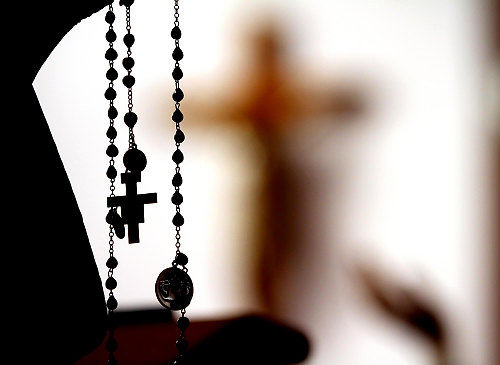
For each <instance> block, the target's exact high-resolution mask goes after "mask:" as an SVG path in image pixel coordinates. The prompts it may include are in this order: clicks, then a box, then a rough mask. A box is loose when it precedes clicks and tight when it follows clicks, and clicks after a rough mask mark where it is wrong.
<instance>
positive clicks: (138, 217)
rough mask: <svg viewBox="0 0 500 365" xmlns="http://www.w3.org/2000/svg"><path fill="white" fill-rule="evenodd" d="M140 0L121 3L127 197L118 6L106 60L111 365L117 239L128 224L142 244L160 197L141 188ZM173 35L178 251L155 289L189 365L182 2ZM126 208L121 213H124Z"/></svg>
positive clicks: (110, 17)
mask: <svg viewBox="0 0 500 365" xmlns="http://www.w3.org/2000/svg"><path fill="white" fill-rule="evenodd" d="M133 3H134V0H120V2H119V4H120V5H122V6H124V7H125V11H126V31H127V32H126V34H125V36H124V37H123V42H124V44H125V46H126V47H127V56H126V57H125V58H124V59H123V62H122V64H123V67H124V69H125V71H126V75H125V76H124V77H123V80H122V81H123V84H124V85H125V87H126V88H127V97H128V110H127V112H126V113H125V115H124V117H123V121H124V123H125V125H126V126H127V127H128V137H129V138H128V150H127V151H126V152H125V153H124V155H123V164H124V165H125V172H123V173H122V174H121V175H120V178H121V183H122V184H124V185H125V191H126V193H125V195H124V196H116V195H115V190H116V187H115V180H116V178H117V176H118V172H117V169H116V167H115V158H116V157H117V156H118V154H119V151H118V148H117V147H116V145H115V139H116V137H117V135H118V132H117V129H116V128H115V119H116V118H117V117H118V110H117V109H116V107H115V106H114V100H115V99H116V96H117V93H116V90H115V89H114V81H116V80H117V79H118V72H117V71H116V69H115V67H114V63H115V61H116V59H117V58H118V53H117V51H116V50H115V49H114V48H113V44H114V42H115V41H116V39H117V35H116V33H115V31H114V29H113V24H114V22H115V13H114V10H113V1H111V4H110V5H109V8H108V12H107V13H106V17H105V20H106V22H107V23H108V24H109V29H108V31H107V32H106V40H107V41H108V43H109V49H108V50H107V51H106V54H105V58H106V59H107V60H108V62H109V69H108V71H107V72H106V78H107V80H108V81H109V84H108V88H107V90H106V92H105V93H104V96H105V98H106V99H107V100H108V101H109V109H108V118H109V128H108V130H107V132H106V136H107V138H108V139H109V146H108V147H107V149H106V155H107V156H108V157H109V166H108V169H107V171H106V176H107V177H108V178H109V181H110V187H109V190H110V194H109V196H108V198H107V206H108V208H109V211H108V213H107V215H106V222H107V223H108V224H109V259H108V260H107V262H106V266H107V268H108V278H107V279H106V283H105V285H106V288H107V289H108V290H109V297H108V299H107V301H106V306H107V308H108V319H109V326H108V327H109V338H108V340H107V342H106V349H107V350H108V352H109V360H108V365H115V364H117V361H116V358H115V356H114V352H115V351H116V350H117V347H118V346H117V342H116V340H115V338H114V329H115V327H116V323H115V320H114V312H115V310H116V309H117V307H118V301H117V300H116V298H115V296H114V293H113V290H114V289H116V287H117V282H116V279H115V278H113V272H114V270H115V269H116V268H117V266H118V260H117V259H116V257H115V256H114V249H113V247H114V237H115V236H116V237H117V238H119V239H122V238H124V237H125V225H127V235H128V241H129V243H138V242H139V241H140V240H139V224H140V223H144V205H145V204H153V203H156V202H157V196H156V193H149V194H138V193H137V183H139V182H141V173H142V171H144V169H145V168H146V165H147V159H146V155H145V154H144V153H143V152H142V151H141V150H139V149H138V148H137V143H136V140H135V135H134V127H135V125H136V123H137V121H138V118H137V114H136V113H134V111H133V107H134V104H133V93H132V88H133V86H134V84H135V78H134V76H132V69H133V67H134V64H135V61H134V59H133V58H132V46H133V44H134V43H135V37H134V35H133V34H132V33H131V29H132V28H131V23H130V13H131V11H130V8H131V6H132V5H133ZM171 36H172V38H173V39H174V41H175V48H174V51H173V53H172V58H173V59H174V61H175V67H174V70H173V72H172V77H173V78H174V81H175V90H174V93H173V95H172V98H173V100H174V102H175V110H174V112H173V114H172V120H173V122H174V123H175V135H174V141H175V146H176V150H175V152H174V153H173V155H172V160H173V162H174V163H175V174H174V177H173V179H172V185H173V187H174V193H173V195H172V199H171V200H172V203H173V204H174V205H175V210H176V213H175V215H174V217H173V219H172V223H173V224H174V226H175V232H176V233H175V247H176V255H175V258H174V260H173V262H172V266H171V267H169V268H167V269H165V270H163V271H162V272H161V273H160V275H159V276H158V279H157V280H156V284H155V293H156V297H157V298H158V301H159V302H160V304H161V305H162V306H164V307H165V308H167V309H169V310H171V311H180V313H181V316H180V317H179V319H178V320H177V327H178V328H179V330H180V337H179V339H178V340H177V342H176V346H177V349H178V351H179V352H178V354H177V356H176V358H175V360H174V362H173V364H174V365H180V364H182V363H183V356H184V353H185V352H186V350H187V347H188V342H187V340H186V338H185V331H186V329H187V327H188V326H189V319H188V318H187V317H186V316H185V314H186V307H187V306H188V305H189V303H190V302H191V299H192V297H193V282H192V281H191V278H190V277H189V275H188V274H187V271H188V269H187V268H186V265H187V263H188V258H187V256H186V255H185V254H184V253H182V252H181V251H180V247H181V242H180V239H181V235H180V230H181V226H182V225H183V224H184V217H183V216H182V214H181V211H180V205H181V204H182V202H183V196H182V194H181V193H180V186H181V185H182V176H181V173H180V164H181V163H182V161H183V160H184V155H183V153H182V152H181V150H180V149H179V147H180V145H181V143H182V142H183V141H184V139H185V136H184V133H183V132H182V130H181V127H180V123H181V122H182V120H183V119H184V116H183V114H182V112H181V110H180V102H181V100H182V99H183V98H184V93H183V92H182V90H181V88H180V84H179V81H180V79H182V76H183V73H182V70H181V68H180V66H179V61H180V60H182V58H183V56H184V54H183V52H182V50H181V49H180V47H179V39H180V38H181V30H180V28H179V0H174V27H173V29H172V31H171ZM118 208H120V213H119V212H118Z"/></svg>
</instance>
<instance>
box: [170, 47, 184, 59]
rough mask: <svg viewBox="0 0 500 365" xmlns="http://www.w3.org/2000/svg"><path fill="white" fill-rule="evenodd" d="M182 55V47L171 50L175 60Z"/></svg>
mask: <svg viewBox="0 0 500 365" xmlns="http://www.w3.org/2000/svg"><path fill="white" fill-rule="evenodd" d="M183 57H184V53H183V52H182V49H180V47H175V49H174V51H173V52H172V58H173V59H174V60H175V61H177V62H179V61H180V60H182V58H183Z"/></svg>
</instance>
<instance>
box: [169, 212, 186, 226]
mask: <svg viewBox="0 0 500 365" xmlns="http://www.w3.org/2000/svg"><path fill="white" fill-rule="evenodd" d="M172 223H173V224H174V226H176V227H180V226H182V225H183V224H184V217H183V216H182V214H181V213H179V212H177V213H175V215H174V218H173V219H172Z"/></svg>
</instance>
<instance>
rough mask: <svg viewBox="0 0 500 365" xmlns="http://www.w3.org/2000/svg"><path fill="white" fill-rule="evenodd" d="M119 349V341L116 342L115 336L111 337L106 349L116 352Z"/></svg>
mask: <svg viewBox="0 0 500 365" xmlns="http://www.w3.org/2000/svg"><path fill="white" fill-rule="evenodd" d="M117 349H118V343H117V342H116V339H115V338H114V337H110V338H109V339H108V340H107V341H106V350H108V351H109V352H115V351H116V350H117Z"/></svg>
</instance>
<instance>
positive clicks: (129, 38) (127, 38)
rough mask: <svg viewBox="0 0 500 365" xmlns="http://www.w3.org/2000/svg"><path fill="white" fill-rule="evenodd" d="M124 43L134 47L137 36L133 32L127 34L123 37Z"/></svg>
mask: <svg viewBox="0 0 500 365" xmlns="http://www.w3.org/2000/svg"><path fill="white" fill-rule="evenodd" d="M123 43H124V44H125V45H126V46H127V47H128V48H130V47H132V46H133V45H134V43H135V37H134V35H133V34H130V33H128V34H125V36H124V37H123Z"/></svg>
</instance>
